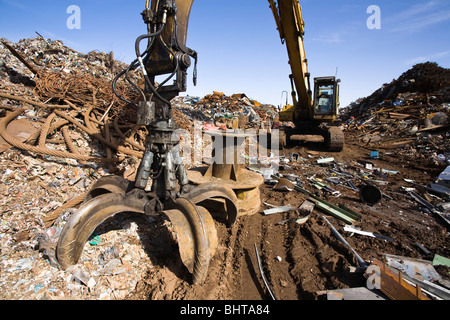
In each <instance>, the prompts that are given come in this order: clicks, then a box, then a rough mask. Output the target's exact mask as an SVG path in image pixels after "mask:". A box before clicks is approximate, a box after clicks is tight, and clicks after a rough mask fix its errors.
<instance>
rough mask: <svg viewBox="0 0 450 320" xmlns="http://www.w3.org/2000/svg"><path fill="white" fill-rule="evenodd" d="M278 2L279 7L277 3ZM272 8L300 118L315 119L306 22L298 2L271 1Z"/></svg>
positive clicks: (292, 0)
mask: <svg viewBox="0 0 450 320" xmlns="http://www.w3.org/2000/svg"><path fill="white" fill-rule="evenodd" d="M276 2H278V6H277V3H276ZM269 4H270V8H271V9H272V13H273V15H274V18H275V22H276V24H277V28H278V32H279V33H280V38H281V40H282V42H284V43H286V47H287V51H288V56H289V64H290V66H291V70H292V74H291V77H290V78H291V80H292V81H293V87H295V89H296V90H295V92H296V94H295V92H294V90H293V91H292V92H293V93H292V96H293V102H294V106H296V105H297V106H298V111H299V113H300V116H301V118H302V119H304V120H310V119H312V118H313V113H312V105H313V101H312V91H311V87H310V75H309V73H308V60H307V59H306V53H305V46H304V42H303V36H304V34H305V22H304V20H303V16H302V10H301V7H300V4H299V2H298V0H289V1H286V0H279V1H275V0H269Z"/></svg>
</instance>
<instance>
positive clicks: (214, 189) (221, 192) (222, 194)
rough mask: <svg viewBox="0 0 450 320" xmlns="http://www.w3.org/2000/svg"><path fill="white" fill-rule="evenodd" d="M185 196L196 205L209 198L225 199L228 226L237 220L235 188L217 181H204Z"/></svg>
mask: <svg viewBox="0 0 450 320" xmlns="http://www.w3.org/2000/svg"><path fill="white" fill-rule="evenodd" d="M184 197H185V198H186V199H189V200H190V201H192V202H193V203H194V204H196V205H199V204H201V203H202V202H203V201H205V200H209V199H224V200H225V203H226V210H227V214H228V216H227V226H228V227H231V226H232V225H233V224H234V223H235V222H236V219H237V216H238V207H237V202H238V199H237V196H236V193H235V192H234V191H233V189H231V188H230V187H228V186H225V185H223V184H220V183H217V182H210V183H204V184H202V185H199V186H197V187H196V188H195V189H193V190H192V191H191V192H189V193H187V194H186V195H184Z"/></svg>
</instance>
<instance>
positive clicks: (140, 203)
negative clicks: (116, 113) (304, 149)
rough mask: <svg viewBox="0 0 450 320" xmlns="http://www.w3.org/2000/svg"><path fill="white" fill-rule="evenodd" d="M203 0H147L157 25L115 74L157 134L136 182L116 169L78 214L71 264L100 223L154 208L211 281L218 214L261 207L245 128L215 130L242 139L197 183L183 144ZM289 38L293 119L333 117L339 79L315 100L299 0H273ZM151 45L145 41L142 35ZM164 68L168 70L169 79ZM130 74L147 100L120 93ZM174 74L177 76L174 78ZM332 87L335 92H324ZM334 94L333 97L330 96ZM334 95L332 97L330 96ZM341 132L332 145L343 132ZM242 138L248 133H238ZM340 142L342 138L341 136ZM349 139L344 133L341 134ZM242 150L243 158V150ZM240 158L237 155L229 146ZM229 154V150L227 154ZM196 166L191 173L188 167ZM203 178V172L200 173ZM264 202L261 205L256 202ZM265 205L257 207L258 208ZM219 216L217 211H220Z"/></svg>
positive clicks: (185, 257)
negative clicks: (193, 16)
mask: <svg viewBox="0 0 450 320" xmlns="http://www.w3.org/2000/svg"><path fill="white" fill-rule="evenodd" d="M193 2H194V0H147V1H146V5H145V9H144V11H143V12H142V18H143V20H144V22H145V24H146V26H147V32H146V33H145V34H143V35H141V36H139V37H138V38H137V39H136V42H135V51H136V59H135V60H134V61H133V62H132V63H131V64H130V65H129V66H128V67H127V68H126V69H125V70H123V71H122V72H120V73H119V74H117V76H116V77H115V79H114V81H113V83H112V88H113V91H114V92H115V94H116V95H117V96H118V97H119V98H121V99H122V100H124V101H126V102H127V103H129V104H131V105H134V106H135V107H136V109H137V114H138V116H137V124H138V125H142V126H145V127H146V128H147V131H148V135H147V137H146V141H145V151H144V153H143V156H142V159H141V162H140V165H139V167H138V170H137V174H136V178H135V180H134V181H128V180H125V179H123V178H122V177H119V176H106V177H103V178H101V179H99V180H98V181H97V182H96V183H94V184H93V186H92V187H91V189H90V190H89V192H88V193H87V195H86V197H85V200H84V202H83V204H82V205H81V206H80V208H79V209H78V210H77V211H76V212H75V213H74V214H72V215H71V216H70V218H69V220H68V221H67V223H66V225H65V226H64V229H63V230H62V232H61V235H60V237H59V239H58V244H57V246H56V250H55V258H56V260H57V261H58V263H59V265H60V266H61V268H62V269H67V268H69V267H70V266H72V265H75V264H77V263H78V261H79V259H80V257H81V255H82V253H83V248H84V245H85V243H86V242H87V241H88V239H89V237H90V236H91V235H92V234H93V232H94V231H95V229H96V228H97V226H99V225H100V224H102V223H103V222H104V221H106V220H108V219H110V218H112V217H113V216H115V215H117V214H119V213H123V212H128V213H137V214H143V215H147V216H153V217H160V216H165V217H167V218H168V219H169V220H170V221H171V223H172V224H173V226H174V232H175V233H176V236H177V241H178V247H179V252H180V256H181V260H182V261H183V263H184V265H185V266H186V269H187V270H188V271H189V273H190V274H191V275H192V282H193V283H194V284H201V283H203V282H204V280H205V279H206V276H207V272H208V268H209V263H210V261H211V259H212V257H213V256H214V254H215V252H216V249H217V246H218V240H217V231H216V224H215V221H217V222H218V223H220V222H221V223H224V224H226V227H228V228H230V227H231V226H233V224H234V223H235V222H236V220H237V218H238V217H239V216H240V215H242V213H243V212H247V211H248V209H249V208H248V204H249V203H250V204H252V206H251V208H250V209H251V212H252V214H254V213H255V212H257V211H258V210H259V207H260V202H258V201H256V202H255V201H254V200H255V199H256V200H259V197H257V196H259V193H258V192H259V186H260V185H261V184H262V183H264V179H263V177H262V176H261V175H260V174H258V173H254V172H250V171H249V170H245V169H244V168H242V166H243V165H241V164H239V163H238V161H237V160H236V157H237V154H238V153H239V152H238V150H239V148H238V144H239V143H242V140H243V139H244V136H242V135H240V134H239V133H236V134H233V133H230V134H228V133H227V134H222V133H215V136H214V139H217V140H218V141H219V142H220V141H221V139H224V140H227V141H228V140H229V139H230V138H231V140H232V141H234V143H235V145H231V146H229V145H228V144H227V145H225V146H224V148H223V150H220V149H218V148H216V149H215V152H216V154H215V158H216V160H217V159H219V160H224V159H226V161H224V162H222V163H220V162H217V163H213V164H212V165H211V166H210V167H208V170H207V171H206V172H205V173H204V174H202V175H201V176H200V180H202V182H199V183H196V182H195V181H194V180H195V179H193V178H192V177H194V176H195V174H196V173H198V172H197V171H195V169H194V170H189V171H188V170H187V168H186V167H185V165H184V163H183V161H182V157H181V151H180V149H179V148H177V147H178V146H179V142H180V137H179V136H177V134H175V132H176V131H177V129H178V126H177V124H176V123H175V120H174V118H173V113H172V105H171V100H172V99H173V98H174V97H176V96H178V95H179V93H180V92H184V91H186V89H187V70H188V69H189V67H190V66H191V64H192V59H194V61H195V66H194V72H193V78H194V84H195V82H196V77H197V74H196V73H197V72H196V65H197V53H196V52H195V51H194V50H192V49H189V48H188V47H186V38H187V29H188V22H189V15H190V11H191V8H192V4H193ZM269 3H270V5H271V7H272V10H273V12H274V14H275V20H276V22H277V25H278V29H279V31H280V33H281V35H282V39H285V40H286V44H287V45H288V50H289V56H290V61H291V66H292V71H293V72H292V74H293V76H292V77H291V78H292V79H293V81H294V83H295V85H296V86H297V88H296V89H297V94H298V99H295V101H296V103H295V105H294V110H293V113H292V118H293V120H294V121H297V120H301V121H306V122H308V121H314V122H318V121H325V120H329V119H332V118H333V116H335V115H336V112H335V111H333V112H332V113H330V112H328V111H326V110H325V109H324V108H325V107H330V105H331V107H332V108H336V107H337V92H338V89H337V82H336V81H334V80H333V79H325V78H319V79H316V86H317V88H316V89H317V94H320V98H319V99H315V100H317V101H318V103H317V104H316V105H315V106H314V108H316V107H317V108H318V109H319V111H317V112H314V111H313V109H312V106H313V105H312V103H311V94H310V90H309V76H308V75H307V73H306V61H305V58H304V49H303V41H302V37H303V20H302V19H301V9H300V6H299V4H298V1H294V0H279V1H278V6H279V7H278V11H277V9H276V6H275V2H274V1H269ZM143 43H144V44H145V46H142V47H141V45H142V44H143ZM138 69H140V71H141V73H142V77H143V79H144V80H145V87H144V88H142V87H141V86H138V85H137V84H136V83H133V81H131V79H130V77H129V76H128V75H129V72H130V71H132V70H138ZM157 77H163V79H162V80H160V79H159V78H158V81H157ZM121 78H124V80H125V81H127V82H128V83H129V84H130V86H133V87H134V88H135V90H136V91H138V92H139V93H140V95H141V97H142V99H141V101H140V102H139V103H136V102H134V101H129V100H127V99H126V98H124V97H122V96H120V94H119V93H118V92H117V90H116V84H117V81H118V80H119V79H121ZM169 82H170V83H169ZM322 94H323V95H324V97H325V95H328V97H331V102H330V100H327V101H328V102H327V101H325V100H320V99H322V98H323V97H322ZM323 99H325V98H323ZM330 103H331V104H330ZM333 137H334V136H333V135H332V139H330V140H331V141H332V142H331V145H333V143H334V142H333V141H334V139H335V138H333ZM237 141H240V142H237ZM339 141H340V140H339ZM340 143H341V141H340ZM233 153H234V157H233ZM230 154H231V155H232V156H231V158H232V160H231V163H228V162H227V161H228V159H229V155H230ZM219 155H220V156H219ZM189 173H190V174H191V178H190V177H189V176H188V175H189ZM195 177H196V176H195ZM253 204H255V205H253ZM255 208H256V211H255V210H253V209H255ZM213 217H214V219H215V220H214V219H213Z"/></svg>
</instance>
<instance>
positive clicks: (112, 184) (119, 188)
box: [84, 176, 131, 202]
mask: <svg viewBox="0 0 450 320" xmlns="http://www.w3.org/2000/svg"><path fill="white" fill-rule="evenodd" d="M130 184H131V182H130V181H128V180H125V179H124V178H122V177H119V176H105V177H102V178H100V179H99V180H97V182H95V183H94V185H93V186H92V187H91V189H90V190H89V192H88V193H87V195H86V198H85V200H84V202H88V201H89V200H91V199H93V198H95V197H98V196H99V195H102V194H106V193H119V194H125V193H126V191H127V189H128V187H129V186H130Z"/></svg>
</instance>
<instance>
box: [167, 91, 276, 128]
mask: <svg viewBox="0 0 450 320" xmlns="http://www.w3.org/2000/svg"><path fill="white" fill-rule="evenodd" d="M175 102H176V103H175V105H176V107H177V108H178V109H179V110H181V111H182V112H183V113H184V114H185V115H187V116H189V118H190V119H192V120H198V121H203V122H208V123H212V124H214V125H215V126H217V127H224V128H228V129H246V128H258V127H268V126H270V125H271V123H273V122H274V121H275V120H276V119H277V118H278V112H277V109H276V107H275V106H273V105H270V104H261V103H260V102H258V101H256V100H253V99H250V98H248V97H247V96H246V95H245V94H243V93H239V94H232V95H231V96H227V95H225V94H224V93H223V92H218V91H214V92H213V93H212V94H207V95H205V97H203V98H198V97H189V96H187V97H178V98H177V99H176V101H175Z"/></svg>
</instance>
